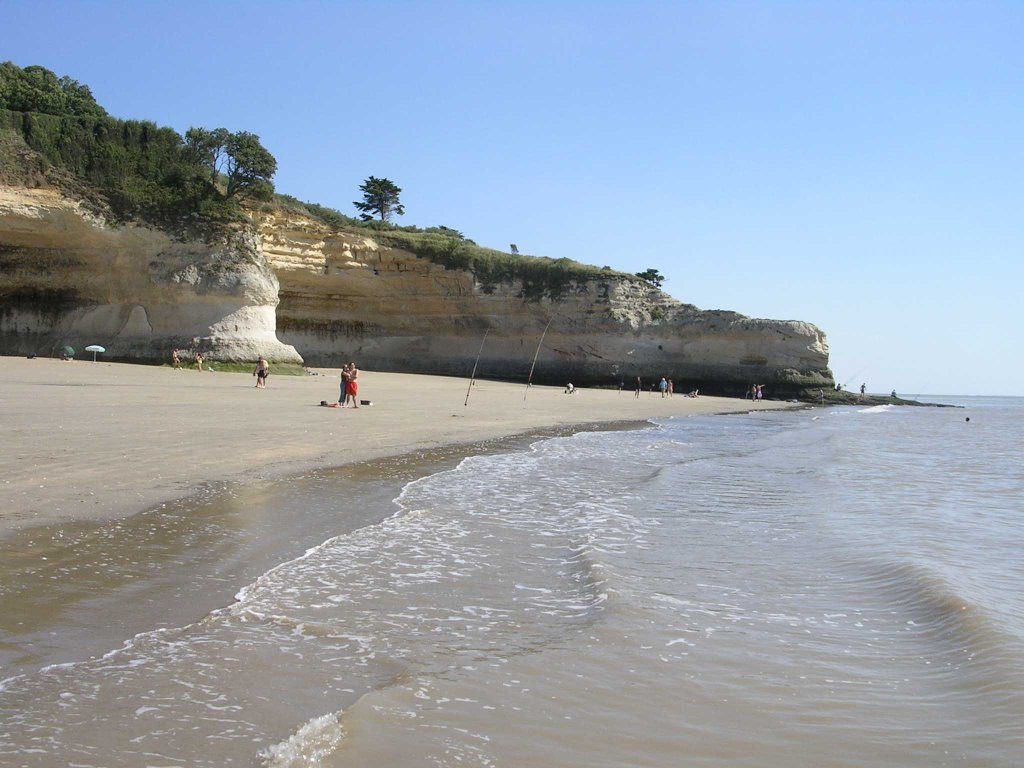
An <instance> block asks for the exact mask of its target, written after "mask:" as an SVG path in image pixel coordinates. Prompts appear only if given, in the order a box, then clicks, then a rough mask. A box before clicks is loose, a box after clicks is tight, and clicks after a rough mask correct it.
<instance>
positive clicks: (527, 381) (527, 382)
mask: <svg viewBox="0 0 1024 768" xmlns="http://www.w3.org/2000/svg"><path fill="white" fill-rule="evenodd" d="M554 319H555V318H554V317H549V318H548V324H547V325H545V326H544V333H542V334H541V335H540V341H538V342H537V351H536V352H535V353H534V355H533V365H531V366H530V375H529V376H527V377H526V394H524V395H523V402H524V403H525V402H526V395H528V394H530V382H531V381H533V369H534V368H536V367H537V358H538V357H540V345H541V344H543V343H544V337H545V336H547V335H548V328H550V327H551V321H552V320H554Z"/></svg>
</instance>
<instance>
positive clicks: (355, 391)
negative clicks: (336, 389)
mask: <svg viewBox="0 0 1024 768" xmlns="http://www.w3.org/2000/svg"><path fill="white" fill-rule="evenodd" d="M345 397H346V399H348V398H352V407H353V408H358V407H359V369H358V368H356V364H355V363H351V362H350V363H349V364H348V383H347V384H346V385H345Z"/></svg>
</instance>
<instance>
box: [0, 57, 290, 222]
mask: <svg viewBox="0 0 1024 768" xmlns="http://www.w3.org/2000/svg"><path fill="white" fill-rule="evenodd" d="M4 127H6V128H12V129H14V130H16V131H18V132H20V133H21V136H22V137H23V138H24V140H25V142H26V143H27V144H28V145H29V146H30V147H31V148H32V149H34V150H35V151H36V152H38V153H39V154H41V155H42V156H43V157H45V158H46V160H47V161H49V162H50V163H52V164H53V165H55V166H57V167H60V168H64V169H66V170H67V171H69V172H71V173H72V174H74V175H76V176H78V177H80V178H82V179H84V180H86V181H87V182H89V183H90V184H92V185H93V186H96V187H98V188H100V189H101V190H103V191H104V192H105V193H106V195H107V197H108V199H109V200H110V202H111V205H112V206H113V207H114V209H115V210H117V211H118V212H119V213H121V214H127V215H140V216H143V217H146V218H149V219H154V220H158V221H160V220H165V219H167V218H169V217H175V216H180V215H182V214H187V213H197V214H199V215H200V216H203V217H210V218H222V217H225V216H230V215H232V214H233V213H234V212H235V211H236V210H237V201H238V200H239V199H240V198H243V197H250V198H253V199H269V198H270V197H271V196H272V194H273V184H272V182H271V179H272V178H273V175H274V172H275V171H276V170H277V162H276V161H275V160H274V157H273V156H272V155H271V154H270V153H269V152H268V151H267V150H266V149H265V148H264V147H263V146H262V145H261V144H260V141H259V137H258V136H256V135H255V134H252V133H248V132H245V131H241V132H238V133H231V132H229V131H227V130H225V129H223V128H217V129H214V130H206V129H202V128H192V129H190V130H189V131H188V133H187V134H186V137H187V139H186V138H183V137H182V136H181V135H180V134H179V133H178V132H177V131H175V130H173V129H171V128H162V127H160V126H157V125H156V124H155V123H152V122H149V121H140V120H119V119H117V118H114V117H111V116H110V115H108V114H107V112H106V110H105V109H103V107H101V106H100V105H99V104H98V103H97V102H96V100H95V98H93V95H92V92H91V91H90V90H89V88H88V86H85V85H82V84H81V83H78V82H77V81H75V80H72V79H71V78H68V77H57V76H56V75H55V74H54V73H53V72H50V71H49V70H47V69H45V68H43V67H38V66H30V67H25V68H24V69H22V68H20V67H18V66H16V65H15V64H13V63H11V62H4V63H2V64H0V128H4Z"/></svg>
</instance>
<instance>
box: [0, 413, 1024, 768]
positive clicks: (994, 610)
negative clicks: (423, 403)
mask: <svg viewBox="0 0 1024 768" xmlns="http://www.w3.org/2000/svg"><path fill="white" fill-rule="evenodd" d="M954 402H955V404H957V405H960V406H964V407H962V408H896V407H890V406H882V407H864V408H858V407H843V408H831V409H816V410H801V411H790V412H764V413H756V414H749V415H739V416H717V417H693V418H679V419H671V420H665V421H659V422H657V423H654V424H652V425H650V426H649V427H648V428H645V429H639V430H635V431H627V432H595V433H582V434H577V435H574V436H571V437H559V438H552V439H545V440H540V441H537V442H536V443H534V444H532V445H530V446H529V447H525V448H522V449H518V450H514V451H509V452H505V453H501V454H497V455H484V456H474V457H471V458H467V459H465V460H463V461H462V462H461V463H460V464H458V466H457V467H455V468H454V469H450V470H447V471H443V472H439V473H435V474H432V475H429V476H426V477H422V478H419V479H416V480H414V481H413V482H410V483H408V484H407V485H405V487H404V488H403V489H402V491H401V493H400V494H399V495H398V497H397V498H396V499H394V500H393V502H392V509H391V510H389V513H388V514H389V515H390V516H388V517H386V519H383V520H382V521H380V522H377V523H375V524H372V525H367V526H365V527H362V528H359V529H358V530H354V531H352V530H350V531H346V532H344V533H343V534H341V535H338V536H335V537H333V538H329V539H328V540H326V541H324V542H323V543H322V544H319V545H318V546H315V547H312V548H310V549H309V551H307V552H306V553H305V555H303V556H302V557H299V558H297V559H293V560H290V561H288V562H284V563H282V564H280V565H278V566H277V567H275V568H273V569H272V570H270V571H268V572H266V573H263V574H262V575H260V576H259V577H258V578H256V579H255V580H254V581H251V583H248V584H247V585H246V586H245V587H244V588H243V589H241V591H240V592H239V593H238V595H237V599H236V600H235V601H234V602H232V603H231V604H230V605H226V606H224V607H223V608H221V609H218V610H216V611H214V612H212V613H210V614H209V615H208V616H206V618H204V619H203V620H202V621H199V622H197V623H194V624H190V625H188V626H183V627H177V628H173V627H166V628H162V629H160V630H159V631H152V632H143V633H141V634H139V635H137V636H135V637H134V638H132V639H130V640H128V641H127V642H126V643H125V644H124V645H123V647H120V648H115V649H111V650H110V651H109V652H108V653H106V654H104V655H101V656H98V657H97V658H94V659H91V660H87V661H80V662H77V663H73V664H67V665H57V666H50V667H48V668H45V669H42V670H38V671H35V670H33V671H28V672H26V673H24V674H20V675H18V676H15V677H12V678H9V679H7V680H6V681H4V682H3V683H0V763H2V764H3V765H10V766H46V767H49V766H63V765H74V766H133V767H134V766H161V767H165V766H182V767H183V768H184V767H185V766H188V767H190V768H191V767H192V766H275V767H278V768H280V767H298V766H325V767H327V768H335V767H337V768H341V767H343V766H361V767H365V766H414V765H425V766H454V765H458V766H516V767H519V766H538V767H540V766H544V767H552V768H554V767H557V766H567V767H568V766H582V765H586V766H651V767H652V768H654V767H659V768H660V767H666V768H667V767H669V766H721V767H722V768H724V767H725V766H729V767H733V766H751V767H753V766H758V767H759V768H763V767H765V766H767V767H769V768H775V767H778V768H783V767H785V768H791V767H792V766H816V767H825V768H828V767H832V766H835V767H838V766H844V767H846V766H883V765H884V766H921V767H922V768H923V767H925V766H927V767H928V768H933V767H934V766H944V765H964V766H1006V767H1007V768H1009V767H1010V766H1019V765H1021V764H1022V762H1024V598H1022V593H1024V554H1022V545H1024V464H1022V462H1021V461H1020V455H1019V454H1020V447H1021V444H1022V438H1024V418H1022V417H1024V400H1021V399H1011V398H992V399H984V398H964V399H959V400H955V401H954ZM968 419H969V421H968ZM308 503H309V504H313V505H323V507H324V509H325V510H328V511H329V510H331V509H332V505H333V507H334V508H336V507H338V506H339V505H342V504H343V502H342V501H339V499H338V498H337V497H336V496H334V495H333V494H332V493H330V491H329V489H327V488H325V489H324V492H323V493H322V494H320V495H319V496H316V497H313V498H310V499H309V500H308Z"/></svg>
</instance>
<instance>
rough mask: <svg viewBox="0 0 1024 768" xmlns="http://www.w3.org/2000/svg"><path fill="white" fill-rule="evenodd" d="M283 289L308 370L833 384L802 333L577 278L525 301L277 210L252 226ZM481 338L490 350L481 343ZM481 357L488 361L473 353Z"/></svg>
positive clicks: (288, 323) (512, 284)
mask: <svg viewBox="0 0 1024 768" xmlns="http://www.w3.org/2000/svg"><path fill="white" fill-rule="evenodd" d="M258 226H259V232H260V236H261V238H262V242H263V253H264V255H265V257H266V258H267V260H268V262H269V263H270V265H271V266H272V268H273V269H274V272H275V273H276V275H277V278H278V281H279V283H280V286H281V292H280V297H281V301H280V304H279V305H278V308H277V328H278V335H279V337H280V338H281V339H282V341H284V342H286V343H288V344H292V345H293V346H295V348H296V349H298V350H299V351H300V352H301V353H302V355H303V357H304V358H305V359H306V361H307V362H308V363H310V364H313V365H325V366H326V365H330V366H336V365H339V364H340V363H341V362H342V361H344V360H349V359H351V360H355V361H358V362H359V364H361V365H363V366H365V367H367V368H371V369H381V370H394V371H410V372H418V373H437V374H451V375H459V376H468V375H469V373H470V371H471V370H472V369H473V365H474V362H475V359H476V356H477V354H478V353H479V354H480V363H479V368H478V375H480V376H484V377H492V378H507V379H516V380H524V381H525V379H526V377H527V376H528V374H529V371H530V368H531V365H532V364H533V358H534V354H535V353H536V351H537V344H538V342H539V341H540V339H541V336H542V334H544V343H543V345H542V346H541V349H540V354H539V356H538V358H537V362H536V369H535V371H534V380H535V381H542V382H549V383H565V382H567V381H572V382H574V383H575V384H577V385H605V386H614V385H620V384H624V385H625V386H627V387H631V386H633V385H634V384H635V381H636V378H637V376H640V377H641V378H642V379H643V380H645V381H646V382H647V385H648V386H649V385H650V383H651V380H652V378H654V377H661V376H667V377H670V378H672V379H674V381H675V382H676V383H677V387H680V388H686V389H687V390H689V389H695V388H703V389H704V390H705V391H717V392H742V391H745V389H746V388H747V387H748V386H749V385H750V384H751V383H760V384H767V385H769V391H774V393H775V394H777V395H780V394H785V395H789V394H800V393H801V392H802V391H803V390H805V389H808V388H814V389H817V388H818V387H821V386H829V385H830V384H831V383H832V375H831V373H830V371H829V370H828V347H827V344H826V342H825V337H824V334H823V333H822V332H821V331H820V330H819V329H818V328H816V327H815V326H813V325H811V324H809V323H803V322H795V321H776V320H754V319H750V318H747V317H744V316H742V315H739V314H736V313H733V312H720V311H715V312H707V311H700V310H698V309H696V308H695V307H693V306H690V305H686V304H681V303H679V302H677V301H675V300H673V299H672V298H670V297H669V296H667V295H666V294H664V293H662V292H661V291H659V290H656V289H653V288H651V287H650V286H648V285H647V284H645V283H642V282H638V281H635V280H631V279H628V278H624V277H621V276H608V277H607V278H595V279H586V280H577V281H573V282H571V283H570V284H569V285H568V286H567V287H562V289H561V290H560V291H559V292H558V294H557V295H549V296H545V297H540V298H538V297H536V296H529V295H528V293H530V292H528V291H525V290H524V285H523V283H522V282H521V281H519V280H515V279H510V280H507V281H505V282H499V283H497V284H494V283H487V284H484V283H481V282H480V281H478V280H477V279H476V278H475V277H474V275H473V274H472V273H471V272H468V271H462V270H450V269H445V268H444V267H442V266H440V265H438V264H435V263H433V262H432V261H430V260H429V259H427V258H421V257H418V256H416V255H415V254H413V253H411V252H410V251H408V250H404V249H399V248H392V247H387V246H386V245H383V244H382V243H380V242H378V241H377V240H375V239H373V238H372V237H369V236H367V235H366V234H365V233H359V232H344V231H339V230H337V229H333V228H331V227H328V226H326V225H324V224H322V223H320V222H318V221H315V220H313V219H310V218H309V217H306V216H303V215H301V214H296V213H294V212H290V211H286V210H281V209H278V210H276V211H275V212H273V213H271V214H264V215H263V216H262V217H261V219H260V220H259V225H258ZM485 333H486V337H487V338H486V340H484V335H485ZM481 345H482V350H481Z"/></svg>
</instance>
